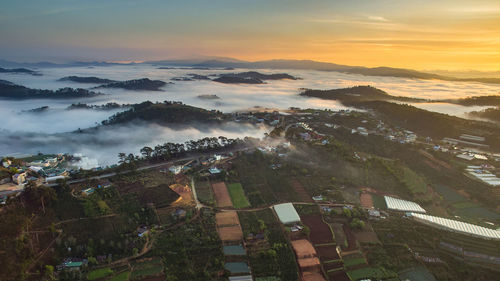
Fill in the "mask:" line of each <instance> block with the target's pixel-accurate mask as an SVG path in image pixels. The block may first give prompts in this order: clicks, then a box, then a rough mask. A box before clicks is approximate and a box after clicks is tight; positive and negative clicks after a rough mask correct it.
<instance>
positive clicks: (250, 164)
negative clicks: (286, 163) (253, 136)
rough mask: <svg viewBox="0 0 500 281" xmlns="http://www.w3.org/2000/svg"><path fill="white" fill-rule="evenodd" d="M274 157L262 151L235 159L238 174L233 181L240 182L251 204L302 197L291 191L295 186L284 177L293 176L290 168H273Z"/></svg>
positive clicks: (270, 202) (257, 204) (272, 202)
mask: <svg viewBox="0 0 500 281" xmlns="http://www.w3.org/2000/svg"><path fill="white" fill-rule="evenodd" d="M272 164H273V159H272V158H271V157H269V156H267V155H264V154H262V153H258V152H256V153H254V154H248V155H242V156H241V157H238V158H237V159H236V160H235V161H234V167H235V172H236V174H237V176H233V177H232V178H231V180H232V181H235V182H240V183H241V185H242V187H243V190H244V191H245V194H247V198H248V201H249V203H250V205H252V206H254V207H259V206H264V205H271V204H275V203H278V202H295V201H299V200H300V197H299V196H298V194H297V193H295V192H290V191H292V190H293V187H292V186H291V184H290V183H289V182H288V181H283V179H286V178H291V176H292V175H291V174H290V170H289V169H286V168H285V167H282V168H279V169H275V170H273V169H271V168H270V167H269V166H270V165H272Z"/></svg>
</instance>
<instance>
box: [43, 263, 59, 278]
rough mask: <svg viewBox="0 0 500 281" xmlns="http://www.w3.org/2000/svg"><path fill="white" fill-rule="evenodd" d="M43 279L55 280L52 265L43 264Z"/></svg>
mask: <svg viewBox="0 0 500 281" xmlns="http://www.w3.org/2000/svg"><path fill="white" fill-rule="evenodd" d="M43 279H44V280H56V277H55V276H54V267H53V266H52V265H46V266H45V270H44V274H43Z"/></svg>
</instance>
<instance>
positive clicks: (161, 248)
mask: <svg viewBox="0 0 500 281" xmlns="http://www.w3.org/2000/svg"><path fill="white" fill-rule="evenodd" d="M200 212H201V213H200V215H199V216H198V217H197V218H196V219H195V220H193V221H191V222H189V223H187V224H184V225H182V226H180V227H178V228H174V229H172V231H168V232H163V233H161V234H160V235H159V237H158V239H157V240H156V241H155V244H154V247H153V250H152V251H151V255H154V256H159V257H161V258H162V261H163V263H164V266H165V274H166V276H165V277H164V278H163V279H162V280H165V279H167V280H168V278H173V277H178V276H182V278H183V280H190V281H206V280H221V281H222V280H224V279H223V278H222V277H220V275H219V273H220V272H221V270H223V269H224V268H223V266H224V263H223V261H224V254H223V252H222V245H221V241H220V239H219V236H218V234H217V229H216V224H215V213H214V212H213V210H211V209H208V208H202V209H201V211H200ZM187 233H189V235H187ZM200 269H203V270H200ZM173 280H176V279H173Z"/></svg>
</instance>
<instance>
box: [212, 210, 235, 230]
mask: <svg viewBox="0 0 500 281" xmlns="http://www.w3.org/2000/svg"><path fill="white" fill-rule="evenodd" d="M215 221H216V224H217V226H218V227H223V226H230V225H238V224H240V221H239V218H238V213H236V212H234V211H228V212H220V213H217V214H215Z"/></svg>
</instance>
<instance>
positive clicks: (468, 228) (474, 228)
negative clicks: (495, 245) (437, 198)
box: [411, 213, 500, 240]
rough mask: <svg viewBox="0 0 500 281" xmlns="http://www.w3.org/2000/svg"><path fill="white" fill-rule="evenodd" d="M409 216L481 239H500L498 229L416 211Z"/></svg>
mask: <svg viewBox="0 0 500 281" xmlns="http://www.w3.org/2000/svg"><path fill="white" fill-rule="evenodd" d="M411 217H412V218H413V219H414V220H416V221H418V222H422V223H425V224H428V225H431V226H436V227H439V228H442V229H445V230H449V231H455V232H460V233H463V234H467V235H471V236H475V237H478V238H483V239H491V240H500V231H498V230H493V229H489V228H486V227H482V226H479V225H474V224H470V223H466V222H461V221H456V220H450V219H445V218H441V217H435V216H429V215H424V214H417V213H411Z"/></svg>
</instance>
